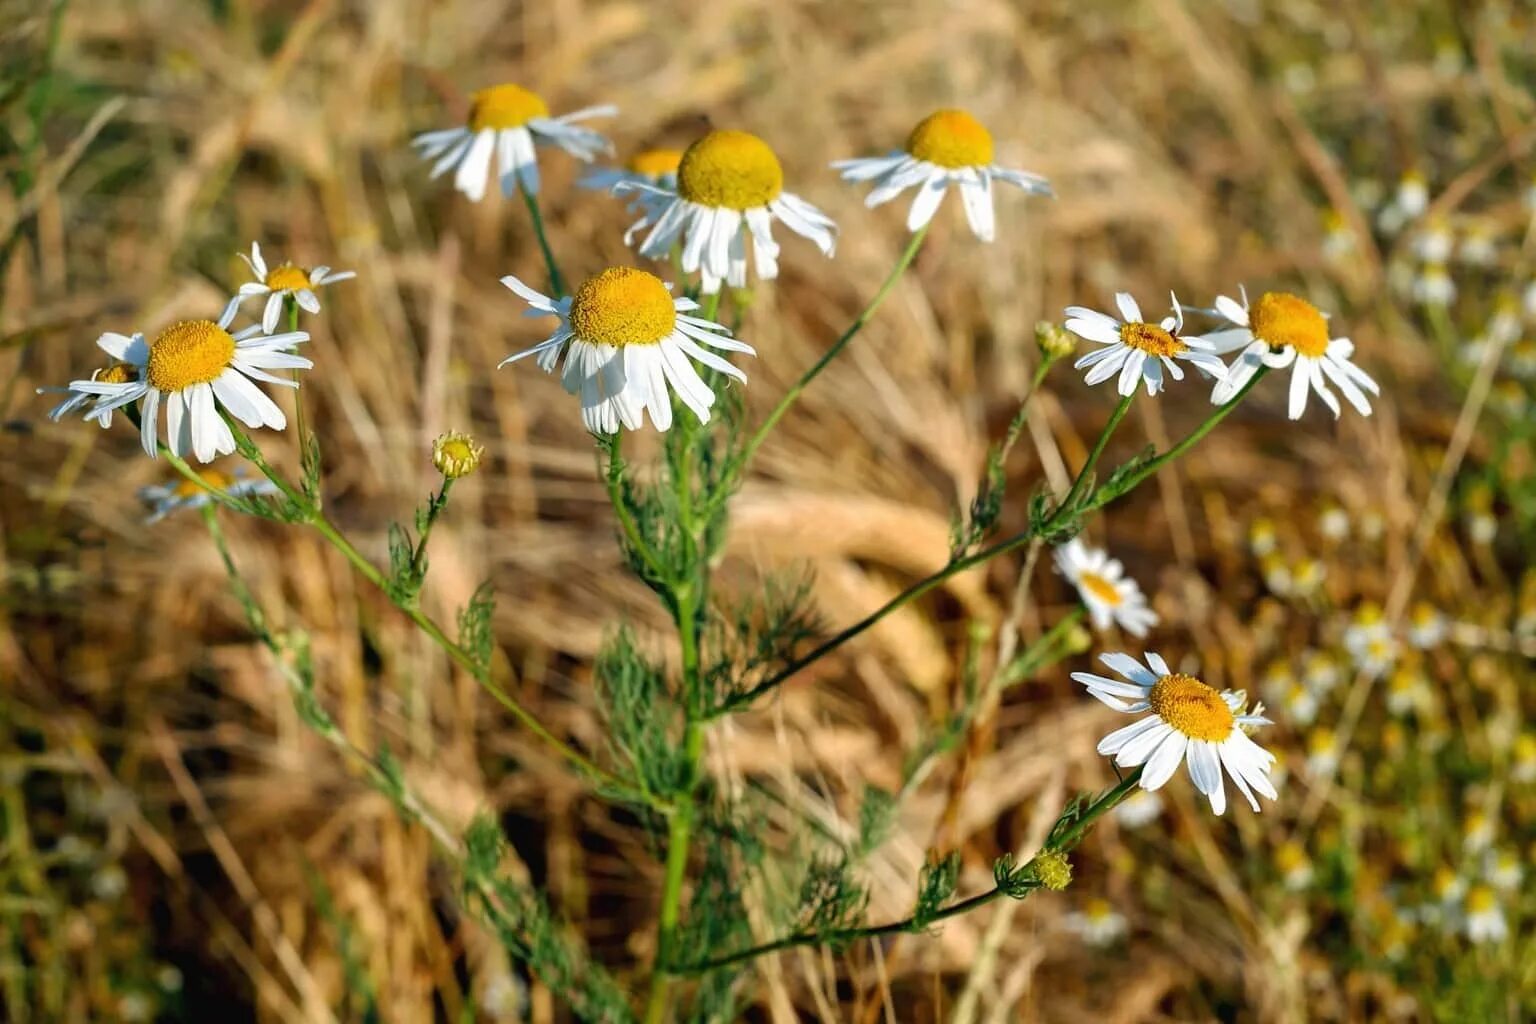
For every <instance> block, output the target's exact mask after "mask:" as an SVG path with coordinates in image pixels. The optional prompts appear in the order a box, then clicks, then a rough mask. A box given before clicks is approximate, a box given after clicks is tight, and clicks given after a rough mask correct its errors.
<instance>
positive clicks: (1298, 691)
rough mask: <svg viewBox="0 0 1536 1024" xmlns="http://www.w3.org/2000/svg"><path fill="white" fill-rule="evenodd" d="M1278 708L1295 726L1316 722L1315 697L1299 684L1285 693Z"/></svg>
mask: <svg viewBox="0 0 1536 1024" xmlns="http://www.w3.org/2000/svg"><path fill="white" fill-rule="evenodd" d="M1280 707H1281V708H1282V709H1283V710H1284V711H1285V714H1286V717H1288V718H1289V719H1290V720H1291V721H1293V722H1295V723H1296V724H1297V725H1311V724H1312V723H1313V722H1315V721H1316V720H1317V695H1316V694H1314V693H1313V692H1312V691H1311V690H1309V689H1307V688H1306V687H1305V686H1303V685H1301V684H1300V683H1296V684H1294V685H1293V686H1292V687H1291V688H1290V689H1289V690H1287V691H1286V693H1285V696H1284V698H1283V699H1282V700H1281V701H1280Z"/></svg>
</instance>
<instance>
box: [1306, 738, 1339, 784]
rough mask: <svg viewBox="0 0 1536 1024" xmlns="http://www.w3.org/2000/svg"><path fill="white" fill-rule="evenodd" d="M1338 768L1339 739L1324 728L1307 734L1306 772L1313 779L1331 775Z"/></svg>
mask: <svg viewBox="0 0 1536 1024" xmlns="http://www.w3.org/2000/svg"><path fill="white" fill-rule="evenodd" d="M1338 767H1339V738H1338V736H1337V735H1336V734H1335V733H1334V731H1333V730H1332V729H1329V728H1327V727H1326V726H1324V727H1321V728H1317V729H1313V730H1312V731H1311V732H1310V733H1308V734H1307V771H1308V772H1309V773H1311V775H1312V776H1313V777H1314V778H1325V777H1327V776H1330V775H1332V774H1333V773H1334V772H1335V771H1336V770H1338Z"/></svg>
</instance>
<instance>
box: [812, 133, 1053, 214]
mask: <svg viewBox="0 0 1536 1024" xmlns="http://www.w3.org/2000/svg"><path fill="white" fill-rule="evenodd" d="M992 151H993V142H992V134H991V133H990V132H988V131H987V129H986V127H985V126H983V125H982V123H981V122H980V121H978V120H976V118H974V117H972V116H971V115H970V114H968V113H966V112H965V111H963V110H940V111H937V112H935V113H932V114H929V115H928V116H927V117H925V118H923V119H922V120H921V121H919V122H918V124H917V127H916V128H913V129H912V133H911V134H910V135H909V136H907V145H906V148H905V149H900V150H896V151H894V152H892V153H888V154H887V155H885V156H875V157H858V158H855V159H852V160H837V161H834V162H833V164H832V167H833V168H834V169H835V170H837V171H838V172H839V173H840V174H841V175H842V178H843V180H844V181H860V182H862V181H869V182H873V183H874V186H875V187H874V189H873V190H871V191H870V193H869V195H868V196H866V197H865V199H864V205H865V206H869V207H875V206H879V205H881V204H882V203H888V202H890V201H891V200H892V199H895V198H896V197H897V196H899V195H901V193H903V192H905V191H906V190H907V189H909V188H914V187H915V188H916V189H917V196H916V197H915V198H914V199H913V200H912V208H911V210H910V211H909V212H908V213H907V230H908V231H918V230H920V229H921V228H923V227H924V226H925V225H927V223H928V222H929V221H930V220H932V219H933V215H934V213H935V211H937V210H938V208H939V204H940V203H941V202H943V200H944V196H945V194H946V193H947V192H948V191H949V189H950V187H951V186H954V187H955V188H958V189H959V190H960V199H961V203H962V204H963V205H964V206H965V219H966V221H967V222H969V224H970V226H971V232H972V234H974V235H975V236H976V237H977V238H979V239H981V240H982V241H983V242H990V241H992V240H993V239H994V238H995V237H996V235H997V222H996V214H995V212H994V211H993V208H992V183H993V182H994V181H1001V182H1005V183H1007V184H1009V185H1014V186H1016V187H1018V188H1021V189H1023V190H1024V191H1025V192H1031V193H1034V194H1035V195H1041V196H1051V195H1055V193H1054V192H1052V191H1051V185H1050V182H1048V181H1046V180H1045V179H1044V178H1042V177H1041V176H1040V175H1038V174H1031V173H1029V172H1028V171H1015V170H1010V169H1008V168H1006V167H999V166H998V165H997V164H995V163H993V162H992Z"/></svg>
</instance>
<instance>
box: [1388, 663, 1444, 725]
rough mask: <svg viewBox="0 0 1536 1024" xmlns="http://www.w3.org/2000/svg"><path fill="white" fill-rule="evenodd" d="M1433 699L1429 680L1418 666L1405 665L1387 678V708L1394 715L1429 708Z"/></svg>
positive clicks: (1412, 712) (1407, 713)
mask: <svg viewBox="0 0 1536 1024" xmlns="http://www.w3.org/2000/svg"><path fill="white" fill-rule="evenodd" d="M1433 700H1434V691H1432V690H1431V689H1430V688H1429V681H1428V680H1426V679H1425V678H1424V674H1423V673H1422V672H1420V671H1419V670H1418V669H1416V668H1410V667H1408V666H1404V667H1402V668H1400V669H1398V670H1397V671H1395V672H1393V673H1392V675H1390V676H1389V677H1388V678H1387V710H1388V711H1390V712H1392V713H1393V714H1394V715H1411V714H1414V713H1416V712H1420V711H1425V710H1428V708H1429V705H1430V704H1431V702H1433Z"/></svg>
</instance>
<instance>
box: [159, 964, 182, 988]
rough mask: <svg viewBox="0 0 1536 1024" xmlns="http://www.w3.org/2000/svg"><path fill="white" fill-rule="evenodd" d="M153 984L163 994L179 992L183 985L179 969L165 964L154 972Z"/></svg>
mask: <svg viewBox="0 0 1536 1024" xmlns="http://www.w3.org/2000/svg"><path fill="white" fill-rule="evenodd" d="M155 984H156V985H159V986H160V989H161V991H164V992H180V991H181V986H182V984H183V979H182V976H181V969H180V968H179V967H177V966H176V965H175V964H165V965H164V966H162V967H161V968H160V969H159V970H158V971H156V972H155Z"/></svg>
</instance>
